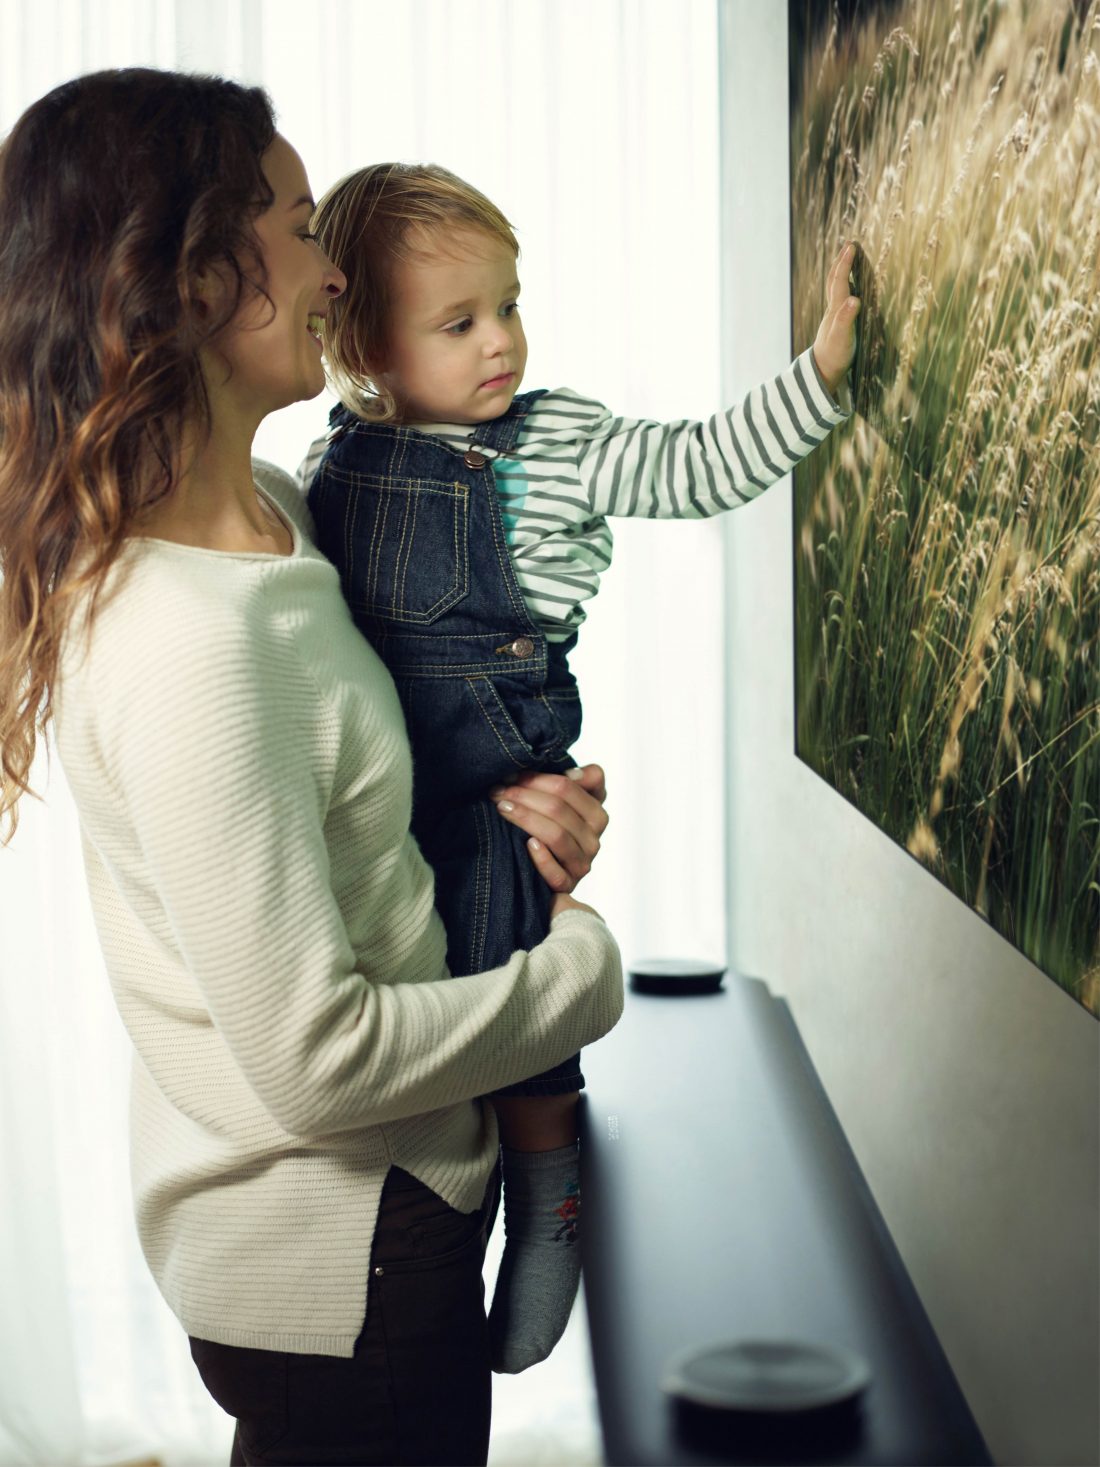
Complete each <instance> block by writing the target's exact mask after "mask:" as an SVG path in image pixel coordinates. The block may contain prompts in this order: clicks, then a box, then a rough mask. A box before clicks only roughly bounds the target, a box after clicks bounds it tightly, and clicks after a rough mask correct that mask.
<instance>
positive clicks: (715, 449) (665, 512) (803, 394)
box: [577, 245, 859, 519]
mask: <svg viewBox="0 0 1100 1467" xmlns="http://www.w3.org/2000/svg"><path fill="white" fill-rule="evenodd" d="M851 254H852V246H851V245H847V246H846V247H845V248H844V249H843V250H842V251H841V253H840V254H839V255H838V256H837V258H836V260H835V261H834V262H833V266H832V269H831V270H830V272H829V279H828V285H827V302H826V309H825V315H824V317H823V318H822V321H821V325H820V327H819V328H818V332H817V336H816V338H815V340H814V344H813V346H812V347H811V348H810V349H808V350H807V351H805V352H803V353H802V355H801V356H800V357H797V358H796V359H795V361H794V362H792V363H791V365H790V366H789V367H788V368H787V369H786V370H785V371H783V372H781V373H780V374H779V376H777V377H776V378H774V379H773V380H772V381H771V382H765V383H762V384H761V385H760V386H759V387H755V388H753V390H752V391H751V392H750V393H749V394H748V396H747V397H746V398H745V399H744V401H743V402H741V403H738V404H737V406H736V407H733V408H730V409H729V410H728V411H727V412H724V413H716V414H715V416H714V417H712V418H710V419H709V420H708V421H706V422H703V423H700V422H693V421H690V420H687V419H684V420H681V421H679V422H673V423H655V422H648V421H645V420H640V419H632V418H615V417H612V416H611V414H610V413H608V412H606V410H604V411H603V413H602V414H601V415H600V416H599V417H598V418H596V419H594V420H593V421H592V422H591V424H590V425H587V427H586V432H585V434H584V438H583V441H582V442H581V444H580V448H579V452H578V458H577V467H578V471H579V473H580V477H581V481H582V484H583V485H584V490H585V493H586V497H587V499H588V502H589V504H590V506H591V510H592V513H593V515H594V516H603V515H623V516H636V517H639V518H649V519H655V518H670V519H697V518H701V517H703V516H706V515H712V514H717V513H718V512H719V511H721V510H725V509H734V508H736V507H737V506H738V505H740V504H745V503H747V502H748V501H749V500H750V499H755V498H756V496H757V495H758V494H760V493H761V492H762V491H763V490H764V489H767V488H768V487H769V485H771V484H774V483H775V482H776V480H777V479H781V478H783V476H784V475H785V474H788V473H789V472H790V471H791V469H793V468H794V466H795V464H797V463H798V462H799V461H800V460H801V459H803V458H805V457H806V455H807V454H809V453H812V452H813V450H814V449H815V448H816V447H817V446H818V444H819V443H821V442H822V440H823V439H824V438H826V437H827V436H828V434H829V433H830V432H831V431H832V429H833V428H834V427H835V426H836V425H837V424H838V423H842V422H844V420H845V419H846V418H847V417H848V416H849V415H850V414H851V403H850V400H849V396H848V392H847V385H846V382H845V377H846V374H847V371H848V367H849V365H850V364H851V361H852V358H853V356H854V355H855V321H856V317H857V315H858V313H859V301H858V299H857V298H856V297H855V296H852V295H850V294H849V291H848V268H849V265H850V261H851ZM838 394H839V400H838Z"/></svg>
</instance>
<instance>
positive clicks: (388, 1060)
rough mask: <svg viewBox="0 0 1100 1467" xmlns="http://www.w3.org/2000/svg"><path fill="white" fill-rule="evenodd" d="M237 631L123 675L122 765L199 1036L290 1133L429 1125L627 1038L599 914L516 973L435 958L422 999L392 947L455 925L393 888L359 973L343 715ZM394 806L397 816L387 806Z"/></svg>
mask: <svg viewBox="0 0 1100 1467" xmlns="http://www.w3.org/2000/svg"><path fill="white" fill-rule="evenodd" d="M219 613H220V615H219V618H211V617H210V616H209V615H207V616H206V620H205V622H203V623H202V624H200V625H196V624H195V622H194V620H193V619H192V620H191V622H190V623H187V622H186V619H184V618H175V619H173V621H175V620H178V621H179V624H180V625H179V630H178V632H176V631H173V630H172V629H171V627H169V628H168V630H167V631H165V628H163V627H162V628H161V629H160V631H161V633H162V635H161V636H160V639H159V641H160V644H159V646H158V649H157V650H158V653H159V655H155V656H144V657H143V656H140V655H137V656H135V655H130V657H129V660H128V662H127V664H126V667H125V668H124V669H123V671H122V672H119V670H118V669H112V671H113V672H114V673H115V676H116V678H117V677H118V676H122V677H124V678H128V680H129V681H128V684H127V686H126V689H125V695H124V696H123V697H122V698H121V699H120V700H119V711H118V713H117V714H116V716H115V717H114V718H113V720H112V722H111V724H110V726H109V728H108V730H107V739H108V744H109V747H108V748H107V749H106V750H105V756H106V759H107V764H108V766H109V767H110V768H111V769H112V771H113V773H114V775H115V777H116V780H117V783H116V786H115V787H116V789H117V791H118V795H119V799H121V800H122V801H123V802H124V804H125V817H126V820H127V823H128V824H129V826H130V827H131V828H132V830H133V832H134V833H135V837H136V845H137V847H138V848H139V849H140V853H141V860H142V871H143V880H144V881H145V882H147V886H148V891H149V896H150V899H151V900H153V901H155V902H156V903H159V904H160V906H161V907H162V908H163V912H164V915H165V926H166V929H167V931H168V932H169V933H170V943H171V946H172V948H173V949H174V954H175V958H176V961H177V962H178V964H179V965H180V966H181V967H182V968H183V969H184V970H185V972H186V973H187V975H188V976H189V978H190V980H191V981H192V982H193V984H194V985H195V986H196V988H197V990H198V995H199V996H200V1004H201V1006H200V1007H197V1008H196V1010H195V1014H194V1019H193V1022H195V1023H199V1024H202V1023H207V1022H209V1023H212V1024H213V1026H214V1028H215V1029H216V1030H217V1031H218V1034H219V1036H220V1038H221V1040H222V1042H223V1043H224V1045H225V1046H227V1048H228V1050H229V1051H230V1054H231V1056H232V1059H233V1061H234V1063H235V1065H236V1067H237V1068H238V1069H239V1071H240V1072H241V1073H242V1075H243V1076H244V1078H245V1080H246V1081H247V1083H248V1085H249V1087H250V1088H251V1090H252V1091H253V1092H254V1094H255V1095H256V1096H257V1097H258V1099H259V1101H260V1103H261V1104H262V1106H263V1107H264V1109H265V1110H266V1111H267V1112H268V1113H269V1114H270V1115H271V1116H272V1117H273V1118H274V1120H275V1121H276V1122H277V1123H278V1124H279V1125H280V1126H281V1127H283V1128H284V1129H285V1130H286V1131H287V1132H289V1133H291V1134H293V1135H297V1136H302V1137H308V1136H316V1135H323V1134H326V1133H331V1132H333V1131H340V1130H350V1129H355V1128H358V1127H361V1126H365V1125H371V1124H376V1123H379V1122H384V1121H391V1120H396V1119H399V1118H401V1117H406V1116H410V1115H416V1114H420V1113H423V1112H426V1111H430V1110H433V1109H436V1108H438V1107H442V1106H444V1105H447V1104H451V1103H454V1102H457V1101H460V1100H468V1099H471V1098H473V1097H474V1096H477V1095H481V1094H484V1093H485V1092H486V1091H487V1090H490V1089H494V1088H496V1087H498V1086H500V1085H505V1084H509V1083H512V1082H514V1081H516V1080H519V1079H521V1078H523V1077H524V1076H526V1075H530V1074H534V1073H537V1072H538V1071H539V1070H541V1069H545V1068H547V1067H549V1066H550V1065H552V1064H554V1063H557V1062H559V1061H560V1060H562V1059H564V1058H565V1057H566V1056H567V1055H568V1054H570V1053H572V1052H573V1051H574V1050H575V1049H576V1048H577V1047H578V1046H580V1045H583V1044H587V1043H590V1042H591V1041H593V1040H595V1039H597V1038H599V1037H600V1036H601V1035H602V1034H604V1033H605V1032H606V1031H607V1030H608V1029H610V1028H611V1026H612V1025H613V1024H614V1023H615V1021H616V1019H617V1018H618V1016H619V1014H620V1012H621V1008H622V978H621V971H620V965H619V958H618V952H617V949H616V947H615V944H614V941H613V939H612V938H611V936H610V934H609V933H608V931H607V929H606V927H605V926H604V924H603V923H602V922H601V921H600V920H599V919H598V918H596V917H592V916H589V915H587V914H585V913H574V912H568V913H565V914H563V915H562V916H561V917H559V918H558V919H557V920H556V921H555V922H554V924H553V930H552V931H551V933H550V935H549V936H548V937H547V939H546V940H545V941H544V942H543V943H541V944H540V945H539V946H538V947H536V948H535V949H533V950H532V951H531V952H529V953H527V952H519V953H516V954H514V955H513V957H512V958H511V959H510V961H509V962H508V963H506V964H505V965H504V966H503V967H500V968H496V969H494V970H492V971H489V972H485V973H480V974H476V975H473V976H470V977H465V978H448V977H446V971H445V969H444V968H443V966H442V960H441V958H437V959H436V961H435V968H434V971H432V972H431V973H430V976H429V977H427V978H426V980H425V981H420V979H421V978H423V976H424V975H423V967H421V969H420V971H419V972H417V973H414V974H413V975H412V978H413V979H415V981H404V980H405V978H406V975H404V974H403V973H402V972H397V973H395V971H394V967H393V964H394V962H395V959H394V957H393V954H394V953H395V952H399V951H407V950H408V944H406V947H405V948H402V947H401V944H400V943H394V942H392V941H388V940H387V938H386V933H382V932H380V931H379V928H380V926H385V927H386V928H387V931H390V932H392V931H393V930H395V924H396V926H397V927H400V925H401V924H419V926H420V928H421V929H423V927H424V925H425V924H427V923H429V922H438V918H437V917H436V916H435V914H434V911H433V909H432V906H431V888H430V885H429V884H427V883H426V881H425V880H424V879H423V878H421V879H420V886H419V888H418V890H419V893H420V899H419V900H418V901H404V902H399V903H395V902H394V900H393V892H394V889H395V888H394V887H393V885H392V884H391V885H387V884H386V882H385V881H381V882H379V883H375V884H374V886H373V890H374V891H375V892H376V893H377V895H376V896H374V897H372V898H370V900H372V901H373V902H374V906H373V908H372V909H371V910H370V911H368V912H362V911H361V909H360V910H359V911H357V926H358V918H359V917H360V916H361V917H362V918H363V919H364V922H363V924H362V925H363V926H364V927H365V929H366V930H368V931H374V932H376V933H377V934H378V938H379V940H377V941H374V940H372V941H370V942H369V944H367V947H368V949H369V952H370V953H372V954H375V956H374V957H371V958H367V959H364V960H360V959H358V958H357V956H356V953H355V951H354V950H353V947H352V943H351V941H350V939H349V934H348V929H347V925H346V923H345V921H344V919H343V917H342V914H341V908H340V905H339V902H338V900H337V897H336V895H335V893H334V890H333V882H332V878H331V872H330V851H329V847H328V845H327V843H326V822H327V820H328V817H329V804H330V800H331V798H332V795H331V789H330V782H331V775H330V774H328V773H326V771H325V761H324V760H323V759H322V760H319V759H318V758H317V757H316V747H317V743H316V730H317V728H318V726H321V727H322V731H323V726H324V725H325V723H326V720H329V721H331V720H332V719H333V718H334V717H335V713H334V711H333V710H330V709H327V708H326V707H325V706H324V705H323V703H319V695H318V690H317V687H316V684H315V683H314V682H313V680H312V677H311V674H310V671H309V669H308V668H307V667H306V666H304V662H303V659H302V658H301V657H299V656H297V655H296V653H295V650H294V648H293V647H291V648H290V649H289V652H288V648H287V646H286V643H285V640H284V639H282V638H281V637H279V636H278V635H277V634H276V633H274V632H270V631H265V630H264V626H265V624H264V623H263V621H262V619H261V621H260V626H259V628H258V629H256V628H251V627H250V628H249V629H248V634H247V635H245V632H244V629H243V628H242V627H241V626H240V624H239V623H238V622H235V620H234V618H233V617H232V616H229V615H226V614H225V609H224V608H219ZM144 646H145V647H146V648H148V647H149V646H150V641H149V639H148V638H146V640H145V643H144ZM139 650H140V649H139ZM379 668H380V665H379ZM381 675H383V676H384V674H381ZM363 777H364V778H369V777H370V771H369V769H368V770H365V771H364V774H363ZM383 783H384V782H383ZM379 795H380V800H381V801H382V802H385V800H387V799H392V796H391V793H390V791H389V788H388V786H385V787H383V788H381V789H380V792H379ZM352 855H353V857H354V859H355V860H356V861H357V862H361V863H362V865H363V870H364V871H365V872H366V873H367V874H368V875H369V874H371V863H378V862H389V863H391V864H393V865H394V866H395V867H398V866H400V863H401V862H402V861H404V862H406V863H408V862H410V861H411V862H413V863H417V869H418V870H419V869H420V868H419V863H420V859H421V858H420V856H419V853H418V852H417V851H416V850H415V847H414V846H413V845H412V842H411V837H408V836H407V835H406V836H405V840H404V844H401V843H400V841H399V842H398V843H397V845H396V847H395V849H391V850H387V851H385V852H383V851H380V850H373V849H369V848H368V849H362V850H360V851H356V852H354V853H352ZM347 856H348V853H347V852H343V853H342V855H341V859H342V860H343V859H346V858H347ZM363 888H364V890H368V889H372V888H371V882H370V881H369V880H365V881H364V882H363ZM364 900H366V898H364ZM359 946H360V949H361V950H362V949H363V944H362V943H360V944H359ZM412 946H413V950H417V951H420V952H423V951H424V948H423V947H420V948H417V947H416V944H415V941H414V943H413V945H412ZM427 950H428V951H429V952H436V953H441V951H442V944H441V943H440V944H439V945H438V946H435V947H433V946H432V945H431V944H430V943H429V944H428V945H427ZM387 955H388V956H387ZM152 1001H153V1002H155V1001H156V998H155V995H154V996H153V1000H152ZM207 1016H208V1017H207Z"/></svg>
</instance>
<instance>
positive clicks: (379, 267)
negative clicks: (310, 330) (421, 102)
mask: <svg viewBox="0 0 1100 1467" xmlns="http://www.w3.org/2000/svg"><path fill="white" fill-rule="evenodd" d="M313 230H314V233H315V234H316V235H317V240H318V243H319V244H320V246H321V248H322V249H323V250H324V252H325V254H326V255H328V257H329V259H330V260H331V261H332V263H333V264H334V265H336V266H338V267H339V268H340V269H341V270H342V271H343V272H344V274H345V276H346V277H347V282H348V288H347V290H346V292H345V293H344V294H343V295H342V296H341V297H340V298H339V299H338V300H334V301H333V302H332V305H331V306H330V307H329V314H328V320H327V322H326V323H325V358H326V360H327V362H328V370H329V378H330V380H331V382H332V386H333V388H334V390H335V391H336V393H337V395H338V396H339V398H340V401H341V402H342V403H343V404H344V405H345V407H347V408H349V409H350V410H351V412H353V413H356V414H357V415H358V416H359V417H361V418H367V419H369V420H370V421H371V422H374V423H381V422H392V421H393V420H394V419H395V418H397V417H398V415H399V410H398V405H397V402H396V400H395V398H394V396H393V393H392V392H391V391H390V389H389V388H388V387H387V386H386V383H385V381H384V380H383V378H382V376H381V374H380V373H378V372H376V371H374V370H372V368H373V367H376V366H377V363H378V362H379V361H380V360H382V358H383V357H384V355H385V352H386V349H387V346H388V344H389V343H388V337H389V324H390V317H391V313H392V310H393V267H394V265H395V263H396V262H397V261H398V260H406V259H409V258H410V257H411V256H414V255H415V254H416V253H417V250H418V249H423V248H424V247H425V244H426V243H428V242H431V241H435V240H439V239H444V240H445V239H447V238H448V237H450V236H452V235H453V234H454V232H455V231H456V230H473V231H475V232H478V233H481V234H485V235H488V236H489V238H490V239H493V240H495V241H497V242H498V243H500V244H503V245H504V246H505V247H506V248H507V249H510V250H511V251H512V253H513V254H514V255H516V256H517V257H518V255H519V245H518V243H517V241H516V236H515V232H514V230H513V229H512V226H511V225H510V224H509V223H508V220H507V219H506V218H505V217H504V215H503V214H502V213H501V211H500V210H499V209H498V208H497V206H496V205H495V204H494V203H493V202H492V200H491V199H487V198H486V197H485V195H484V194H483V193H480V192H479V191H478V190H477V189H476V188H474V186H473V184H470V183H467V182H466V180H465V179H463V178H459V177H458V176H457V174H454V173H451V172H450V171H449V170H448V169H446V168H441V167H440V166H439V164H438V163H372V164H370V165H369V166H368V167H366V168H360V169H358V170H357V171H356V172H355V173H349V174H348V176H347V178H343V179H341V180H340V182H339V183H337V184H334V185H333V187H332V188H330V189H329V191H328V193H326V194H325V196H324V198H322V200H321V202H320V203H319V204H318V205H317V212H316V213H315V214H314V216H313Z"/></svg>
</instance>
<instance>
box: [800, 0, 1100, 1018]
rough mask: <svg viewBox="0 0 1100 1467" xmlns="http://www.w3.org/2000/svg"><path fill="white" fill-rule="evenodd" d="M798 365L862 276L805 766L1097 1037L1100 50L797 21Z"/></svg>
mask: <svg viewBox="0 0 1100 1467" xmlns="http://www.w3.org/2000/svg"><path fill="white" fill-rule="evenodd" d="M788 14H789V20H790V106H791V258H792V306H793V326H794V343H795V346H796V347H798V348H801V347H803V346H805V345H806V343H808V342H810V341H812V340H813V338H814V334H815V332H816V329H817V325H818V322H819V321H820V318H821V314H822V310H823V306H824V297H825V277H826V274H827V271H828V267H829V265H830V263H831V262H832V260H833V258H834V257H835V255H836V252H837V249H838V248H839V246H840V243H841V241H843V240H847V239H855V240H857V241H858V242H859V244H860V253H859V257H858V259H857V264H856V267H855V270H854V272H853V281H852V284H853V288H855V289H856V290H857V293H858V294H860V296H861V297H862V300H863V309H862V312H861V316H860V322H859V345H858V350H857V356H856V360H855V362H854V364H853V371H852V387H853V401H854V407H855V414H856V415H855V417H854V419H853V421H852V422H851V423H850V424H849V425H847V426H846V427H844V428H842V429H840V430H839V431H838V432H836V433H835V434H834V435H833V436H832V437H831V438H830V439H829V440H828V441H827V442H826V444H825V445H824V447H823V448H822V449H821V450H819V451H818V452H817V453H815V454H814V455H812V456H811V457H810V458H809V459H808V460H807V461H805V462H804V463H803V464H801V465H800V466H799V468H798V470H797V472H796V474H795V489H794V494H795V513H794V542H795V543H794V557H795V603H796V605H795V642H796V647H795V677H796V730H797V731H796V741H797V752H798V755H799V757H800V758H801V759H803V760H805V761H806V762H807V763H808V764H809V765H810V766H811V767H812V768H813V769H814V770H816V771H817V772H818V773H819V774H820V775H821V776H822V778H824V779H825V780H827V781H828V782H829V783H830V784H831V785H833V786H834V787H835V789H836V790H837V791H838V792H839V793H840V794H841V795H843V796H844V797H845V798H846V799H848V800H850V801H851V802H852V804H854V805H855V806H856V807H857V809H859V810H860V811H861V812H862V813H863V814H864V815H866V816H867V817H868V818H869V819H871V820H873V821H874V822H875V823H876V824H877V825H878V826H880V827H881V828H882V830H884V831H885V832H886V833H887V835H889V836H890V837H891V838H893V839H894V840H895V841H898V842H900V843H901V844H902V845H903V846H904V847H905V849H906V850H907V851H909V853H910V854H911V855H912V857H913V858H914V859H915V860H916V861H918V862H919V863H920V864H921V865H922V866H924V867H926V868H927V870H928V871H929V872H930V873H932V874H933V875H934V876H935V877H937V878H938V879H939V880H940V881H942V882H944V883H945V884H946V885H947V886H948V887H949V888H950V889H951V891H952V892H954V893H955V894H956V895H957V896H958V898H959V899H960V900H961V901H963V902H966V903H967V904H968V905H969V906H970V907H972V908H973V909H974V910H975V911H976V912H978V913H980V914H981V916H982V917H984V918H985V919H986V920H988V922H989V923H991V924H992V926H993V927H994V928H995V929H996V930H997V932H999V933H1001V934H1002V935H1003V936H1004V937H1005V938H1006V939H1007V940H1008V941H1009V942H1011V943H1013V944H1015V945H1016V946H1017V947H1018V948H1019V949H1020V950H1021V951H1023V952H1024V953H1026V954H1027V956H1028V957H1029V958H1031V959H1032V960H1033V961H1034V962H1035V963H1036V964H1037V965H1038V966H1039V967H1040V968H1041V969H1042V970H1043V971H1044V972H1045V973H1046V974H1047V975H1048V976H1049V977H1050V978H1051V979H1053V980H1054V981H1055V982H1056V983H1058V984H1060V985H1061V986H1062V987H1063V988H1064V989H1065V990H1066V991H1067V993H1069V994H1071V995H1072V996H1073V997H1074V998H1075V999H1076V1000H1077V1001H1078V1002H1079V1003H1081V1004H1082V1005H1084V1006H1085V1007H1086V1008H1087V1009H1089V1010H1090V1011H1091V1012H1092V1013H1094V1014H1100V450H1098V442H1097V440H1098V432H1100V249H1098V246H1100V65H1098V56H1097V52H1098V50H1100V29H1098V26H1100V20H1098V14H1097V8H1096V6H1095V5H1093V6H1091V7H1090V6H1089V5H1088V4H1086V3H1080V0H1045V3H1043V4H1029V3H1025V0H960V3H957V4H949V3H946V0H847V3H844V4H840V3H836V0H833V3H830V0H790V3H789V10H788Z"/></svg>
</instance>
